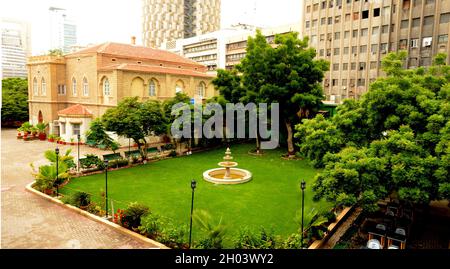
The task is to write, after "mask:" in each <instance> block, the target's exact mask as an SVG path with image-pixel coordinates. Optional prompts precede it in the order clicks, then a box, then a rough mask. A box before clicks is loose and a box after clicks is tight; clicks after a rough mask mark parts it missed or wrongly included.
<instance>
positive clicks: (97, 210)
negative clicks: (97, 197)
mask: <svg viewBox="0 0 450 269" xmlns="http://www.w3.org/2000/svg"><path fill="white" fill-rule="evenodd" d="M86 211H88V212H89V213H91V214H94V215H97V216H103V215H104V212H105V211H104V210H103V209H102V208H101V207H100V206H99V205H97V204H96V203H90V204H89V205H88V207H87V209H86Z"/></svg>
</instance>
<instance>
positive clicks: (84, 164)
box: [80, 154, 104, 169]
mask: <svg viewBox="0 0 450 269" xmlns="http://www.w3.org/2000/svg"><path fill="white" fill-rule="evenodd" d="M80 166H81V168H83V169H89V168H94V167H97V168H99V169H102V168H103V166H104V164H103V161H102V160H101V159H100V158H99V157H98V156H96V155H94V154H87V155H86V158H84V159H80Z"/></svg>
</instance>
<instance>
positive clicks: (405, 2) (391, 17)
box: [303, 0, 450, 103]
mask: <svg viewBox="0 0 450 269" xmlns="http://www.w3.org/2000/svg"><path fill="white" fill-rule="evenodd" d="M304 18H305V23H304V27H303V29H304V33H305V35H307V36H309V37H310V45H311V46H312V47H315V48H316V49H317V52H318V57H320V58H323V59H327V60H328V61H330V71H329V72H327V74H326V76H325V79H324V83H323V86H324V91H325V95H326V98H327V100H328V101H331V102H335V103H340V102H342V101H343V100H344V99H346V98H359V97H360V96H361V95H362V94H363V93H364V92H366V91H367V88H368V86H369V84H370V82H372V81H373V80H375V79H376V78H377V77H379V76H383V75H384V74H383V72H382V71H381V60H382V58H383V57H384V56H385V55H386V54H387V53H389V52H391V51H399V50H406V51H408V54H409V59H408V62H407V64H406V66H405V67H406V68H415V67H418V66H429V65H431V64H432V58H433V56H434V55H436V54H437V53H439V52H445V53H447V54H450V53H449V52H450V45H449V41H448V35H449V34H450V0H370V1H369V0H305V1H304ZM449 58H450V57H449ZM447 61H450V60H449V59H447ZM449 63H450V62H449Z"/></svg>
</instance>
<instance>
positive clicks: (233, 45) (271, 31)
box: [225, 22, 303, 70]
mask: <svg viewBox="0 0 450 269" xmlns="http://www.w3.org/2000/svg"><path fill="white" fill-rule="evenodd" d="M301 25H302V22H300V23H295V24H287V25H281V26H277V27H269V28H261V29H259V30H261V33H262V34H263V35H264V36H265V37H266V40H267V42H268V43H269V44H271V45H272V46H275V44H274V41H275V35H277V34H286V33H291V32H297V33H299V38H302V37H303V35H302V31H301V30H302V27H301ZM255 33H256V29H255V30H253V32H252V33H251V34H241V35H236V36H231V37H229V38H228V39H227V41H226V48H225V69H229V70H230V69H233V68H234V66H235V65H236V64H238V63H240V62H241V60H242V59H243V58H244V57H245V55H246V54H247V40H248V37H249V36H252V35H255Z"/></svg>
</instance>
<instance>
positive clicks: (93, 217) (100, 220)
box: [25, 181, 170, 249]
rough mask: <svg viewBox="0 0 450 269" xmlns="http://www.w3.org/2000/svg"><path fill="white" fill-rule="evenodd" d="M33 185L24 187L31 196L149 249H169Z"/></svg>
mask: <svg viewBox="0 0 450 269" xmlns="http://www.w3.org/2000/svg"><path fill="white" fill-rule="evenodd" d="M34 184H35V181H33V182H31V183H30V184H28V185H27V186H26V187H25V189H26V190H27V191H28V192H30V193H33V194H35V195H38V196H40V197H42V198H44V199H46V200H48V201H50V202H53V203H55V204H57V205H59V206H61V207H64V208H66V209H69V210H72V211H74V212H76V213H78V214H80V215H82V216H85V217H88V218H89V219H91V220H93V221H96V222H98V223H101V224H104V225H107V226H109V227H110V228H112V229H115V230H116V231H118V232H120V233H122V234H124V235H126V236H131V237H133V238H135V239H137V240H140V241H141V242H143V243H145V244H151V245H152V246H151V247H149V248H156V249H170V248H169V247H167V246H166V245H164V244H161V243H159V242H157V241H155V240H152V239H150V238H147V237H145V236H143V235H140V234H138V233H135V232H133V231H130V230H128V229H125V228H124V227H122V226H120V225H118V224H116V223H113V222H110V221H108V220H105V219H103V218H101V217H99V216H96V215H94V214H91V213H89V212H87V211H84V210H81V209H80V208H78V207H75V206H72V205H68V204H64V203H63V202H61V201H60V200H58V199H56V198H53V197H51V196H49V195H47V194H45V193H42V192H40V191H38V190H35V189H34V188H33V185H34Z"/></svg>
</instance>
